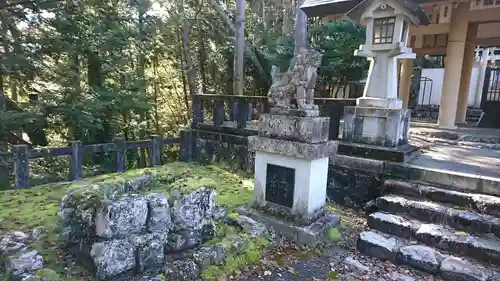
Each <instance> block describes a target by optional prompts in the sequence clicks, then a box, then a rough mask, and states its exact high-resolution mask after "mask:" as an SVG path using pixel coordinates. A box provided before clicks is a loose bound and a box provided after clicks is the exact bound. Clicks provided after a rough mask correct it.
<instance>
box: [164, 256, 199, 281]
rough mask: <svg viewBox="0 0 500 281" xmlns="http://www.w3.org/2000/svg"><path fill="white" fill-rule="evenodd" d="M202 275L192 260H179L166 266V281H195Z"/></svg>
mask: <svg viewBox="0 0 500 281" xmlns="http://www.w3.org/2000/svg"><path fill="white" fill-rule="evenodd" d="M200 274H201V270H200V268H199V267H198V265H197V264H196V263H195V262H194V261H192V260H177V261H174V262H172V263H167V264H166V265H165V275H166V277H167V279H166V281H193V280H197V279H198V278H199V276H200Z"/></svg>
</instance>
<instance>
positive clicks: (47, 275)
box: [33, 268, 63, 281]
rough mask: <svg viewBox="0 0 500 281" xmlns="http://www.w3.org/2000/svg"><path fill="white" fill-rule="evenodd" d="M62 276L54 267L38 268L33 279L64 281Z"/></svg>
mask: <svg viewBox="0 0 500 281" xmlns="http://www.w3.org/2000/svg"><path fill="white" fill-rule="evenodd" d="M62 280H63V279H62V278H61V276H60V275H59V274H58V273H57V272H55V271H54V270H52V269H48V268H42V269H40V270H38V271H37V272H36V274H35V277H34V278H33V281H62Z"/></svg>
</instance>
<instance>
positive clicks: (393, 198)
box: [376, 195, 500, 237]
mask: <svg viewBox="0 0 500 281" xmlns="http://www.w3.org/2000/svg"><path fill="white" fill-rule="evenodd" d="M376 206H377V208H378V209H379V210H382V211H385V212H387V213H394V214H406V215H409V216H411V217H413V218H415V219H418V220H421V221H424V222H429V223H435V224H445V225H449V226H450V227H452V228H454V229H457V230H459V231H466V232H471V233H493V234H494V235H496V236H497V237H500V219H498V218H496V217H493V216H490V215H485V214H479V213H476V212H472V211H468V210H463V209H458V208H454V207H450V206H448V205H446V204H440V203H436V202H432V201H427V200H422V199H409V198H406V197H403V196H397V195H385V196H382V197H379V198H377V200H376Z"/></svg>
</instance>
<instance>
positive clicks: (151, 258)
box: [59, 174, 267, 281]
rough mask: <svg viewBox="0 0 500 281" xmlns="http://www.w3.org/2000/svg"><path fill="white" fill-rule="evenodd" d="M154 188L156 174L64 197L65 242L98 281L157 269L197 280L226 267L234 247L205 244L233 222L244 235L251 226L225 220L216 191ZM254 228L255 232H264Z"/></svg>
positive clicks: (62, 232)
mask: <svg viewBox="0 0 500 281" xmlns="http://www.w3.org/2000/svg"><path fill="white" fill-rule="evenodd" d="M155 184H158V183H157V182H156V180H155V178H154V177H153V176H152V175H149V174H143V175H139V176H137V177H136V178H134V179H132V180H128V181H125V182H121V183H100V184H94V185H92V184H91V185H89V186H86V187H85V188H80V189H78V190H75V191H72V192H71V193H69V194H67V195H65V196H64V197H63V199H62V201H61V207H60V214H59V216H60V236H61V241H62V242H63V244H64V246H65V247H66V248H68V249H70V250H71V252H72V253H73V254H74V255H76V256H77V257H79V259H80V260H81V261H84V262H85V263H86V264H87V265H88V267H90V268H91V269H92V271H93V272H95V275H96V279H97V280H109V279H111V278H114V277H117V276H129V275H136V274H139V273H141V272H145V271H150V270H154V269H158V268H161V271H162V272H164V273H166V274H167V280H176V281H182V280H194V279H196V278H197V277H198V276H199V274H200V273H201V270H202V269H203V268H204V267H206V266H209V265H213V264H221V263H224V261H225V258H226V255H227V254H228V251H229V248H230V247H225V248H224V247H217V246H213V245H203V243H204V242H206V241H208V240H210V239H212V238H214V235H215V233H216V224H217V223H224V222H226V221H231V223H233V225H238V226H240V227H241V229H242V230H243V226H247V225H248V221H247V220H246V218H242V217H239V218H237V219H235V220H229V219H227V218H226V214H227V212H226V210H225V209H224V208H222V207H219V206H217V205H216V203H215V198H216V191H215V190H214V189H211V188H206V187H201V188H199V189H197V190H195V191H193V192H191V193H188V194H181V193H180V191H179V190H171V191H170V192H169V194H168V195H167V196H165V195H163V194H160V193H146V192H147V189H148V188H149V187H151V186H154V185H155ZM252 223H253V224H257V223H255V222H254V221H252ZM253 224H252V225H251V226H250V229H252V227H254V228H259V227H261V226H260V225H255V226H253ZM249 231H250V230H249ZM266 233H267V229H265V230H263V231H260V232H259V233H258V235H265V234H266ZM231 243H232V241H229V245H232V244H231ZM240 250H241V249H240Z"/></svg>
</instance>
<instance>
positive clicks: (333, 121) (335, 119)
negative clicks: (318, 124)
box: [325, 102, 344, 140]
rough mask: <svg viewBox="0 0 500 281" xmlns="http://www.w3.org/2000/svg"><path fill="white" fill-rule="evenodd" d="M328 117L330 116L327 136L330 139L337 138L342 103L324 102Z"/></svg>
mask: <svg viewBox="0 0 500 281" xmlns="http://www.w3.org/2000/svg"><path fill="white" fill-rule="evenodd" d="M325 106H326V110H327V114H328V117H330V129H329V136H328V138H329V139H330V140H338V139H339V130H340V118H341V117H342V114H343V111H344V105H343V104H341V103H331V102H327V103H325Z"/></svg>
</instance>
